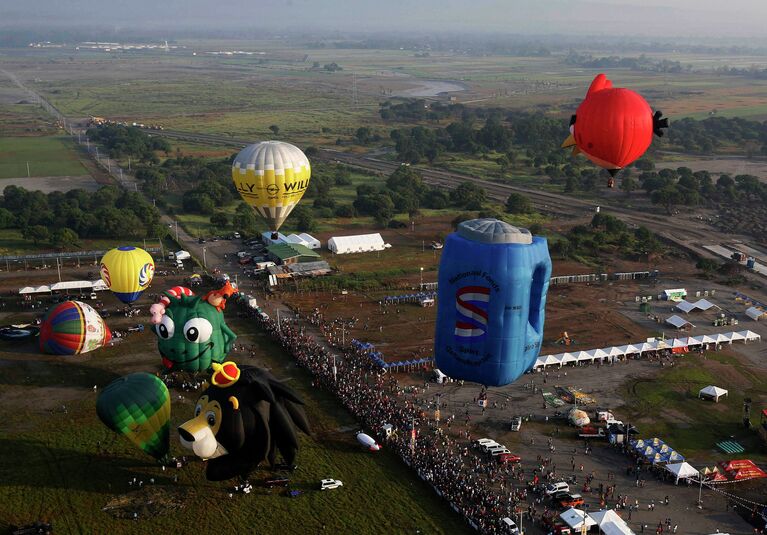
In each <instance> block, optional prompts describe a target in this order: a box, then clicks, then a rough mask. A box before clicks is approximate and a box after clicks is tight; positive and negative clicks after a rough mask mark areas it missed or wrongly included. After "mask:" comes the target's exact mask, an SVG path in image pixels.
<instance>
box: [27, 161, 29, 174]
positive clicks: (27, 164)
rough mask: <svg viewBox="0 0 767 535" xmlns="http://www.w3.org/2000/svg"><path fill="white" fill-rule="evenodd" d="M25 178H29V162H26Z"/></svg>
mask: <svg viewBox="0 0 767 535" xmlns="http://www.w3.org/2000/svg"><path fill="white" fill-rule="evenodd" d="M27 178H29V162H27Z"/></svg>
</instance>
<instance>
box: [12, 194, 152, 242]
mask: <svg viewBox="0 0 767 535" xmlns="http://www.w3.org/2000/svg"><path fill="white" fill-rule="evenodd" d="M0 228H15V229H20V230H21V232H22V235H23V236H24V238H25V239H28V240H30V241H32V242H34V243H35V244H38V243H53V244H54V245H57V246H76V245H77V244H78V240H79V239H80V238H125V239H142V238H155V237H160V236H163V235H165V233H166V232H167V229H166V228H165V226H164V225H162V224H161V223H160V214H159V212H158V211H157V209H156V208H155V207H153V206H152V205H151V204H149V203H148V202H147V200H146V198H145V197H144V196H143V195H141V194H140V193H136V192H129V191H125V190H122V189H120V188H117V187H116V186H104V187H102V188H100V189H99V190H98V191H95V192H92V191H85V190H82V189H74V190H70V191H67V192H66V193H64V192H60V191H54V192H51V193H48V194H45V193H43V192H41V191H28V190H26V189H24V188H21V187H18V186H6V187H5V189H4V190H3V198H2V202H0Z"/></svg>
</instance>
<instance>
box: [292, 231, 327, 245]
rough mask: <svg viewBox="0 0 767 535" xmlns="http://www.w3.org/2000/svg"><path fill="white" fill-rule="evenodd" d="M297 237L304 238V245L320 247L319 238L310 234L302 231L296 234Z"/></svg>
mask: <svg viewBox="0 0 767 535" xmlns="http://www.w3.org/2000/svg"><path fill="white" fill-rule="evenodd" d="M298 237H299V238H301V239H302V240H304V242H306V246H307V247H308V248H309V249H319V248H320V247H322V243H320V240H318V239H317V238H315V237H314V236H312V235H311V234H307V233H306V232H302V233H301V234H299V235H298Z"/></svg>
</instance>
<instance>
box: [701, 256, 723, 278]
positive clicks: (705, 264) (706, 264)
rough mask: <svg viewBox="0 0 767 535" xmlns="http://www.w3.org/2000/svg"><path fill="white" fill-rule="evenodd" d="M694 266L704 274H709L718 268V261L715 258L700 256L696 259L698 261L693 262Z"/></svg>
mask: <svg viewBox="0 0 767 535" xmlns="http://www.w3.org/2000/svg"><path fill="white" fill-rule="evenodd" d="M695 267H696V268H698V269H699V270H701V271H702V272H703V273H705V274H706V275H711V274H712V273H714V272H715V271H716V270H718V269H719V262H717V261H716V260H711V259H710V258H701V259H700V260H698V263H697V264H695Z"/></svg>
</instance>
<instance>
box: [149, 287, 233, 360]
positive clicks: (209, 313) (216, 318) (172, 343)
mask: <svg viewBox="0 0 767 535" xmlns="http://www.w3.org/2000/svg"><path fill="white" fill-rule="evenodd" d="M189 293H191V292H189ZM234 293H235V290H234V289H233V288H232V287H231V286H230V285H229V283H228V282H227V283H226V285H225V286H224V287H223V288H221V289H220V290H213V291H211V292H208V293H207V294H205V295H204V296H202V297H201V296H195V295H186V294H185V293H183V292H182V293H179V292H164V294H165V296H166V298H164V299H163V302H164V309H163V310H162V311H161V314H155V312H154V311H153V314H155V315H156V318H157V321H155V320H154V319H153V323H155V325H154V332H155V334H156V335H157V349H158V350H159V351H160V355H161V356H162V362H163V365H164V366H165V368H166V369H167V370H168V371H186V372H201V371H207V370H208V369H209V368H210V365H211V363H213V362H218V363H221V362H223V361H224V359H225V358H226V356H227V354H228V353H229V350H230V349H231V348H232V343H233V342H234V340H235V339H236V338H237V335H236V334H234V333H233V332H232V330H231V329H230V328H229V327H228V326H227V325H226V322H225V321H224V313H223V309H224V307H225V306H226V299H227V298H229V297H231V296H232V295H233V294H234ZM154 306H155V305H153V307H154Z"/></svg>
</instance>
